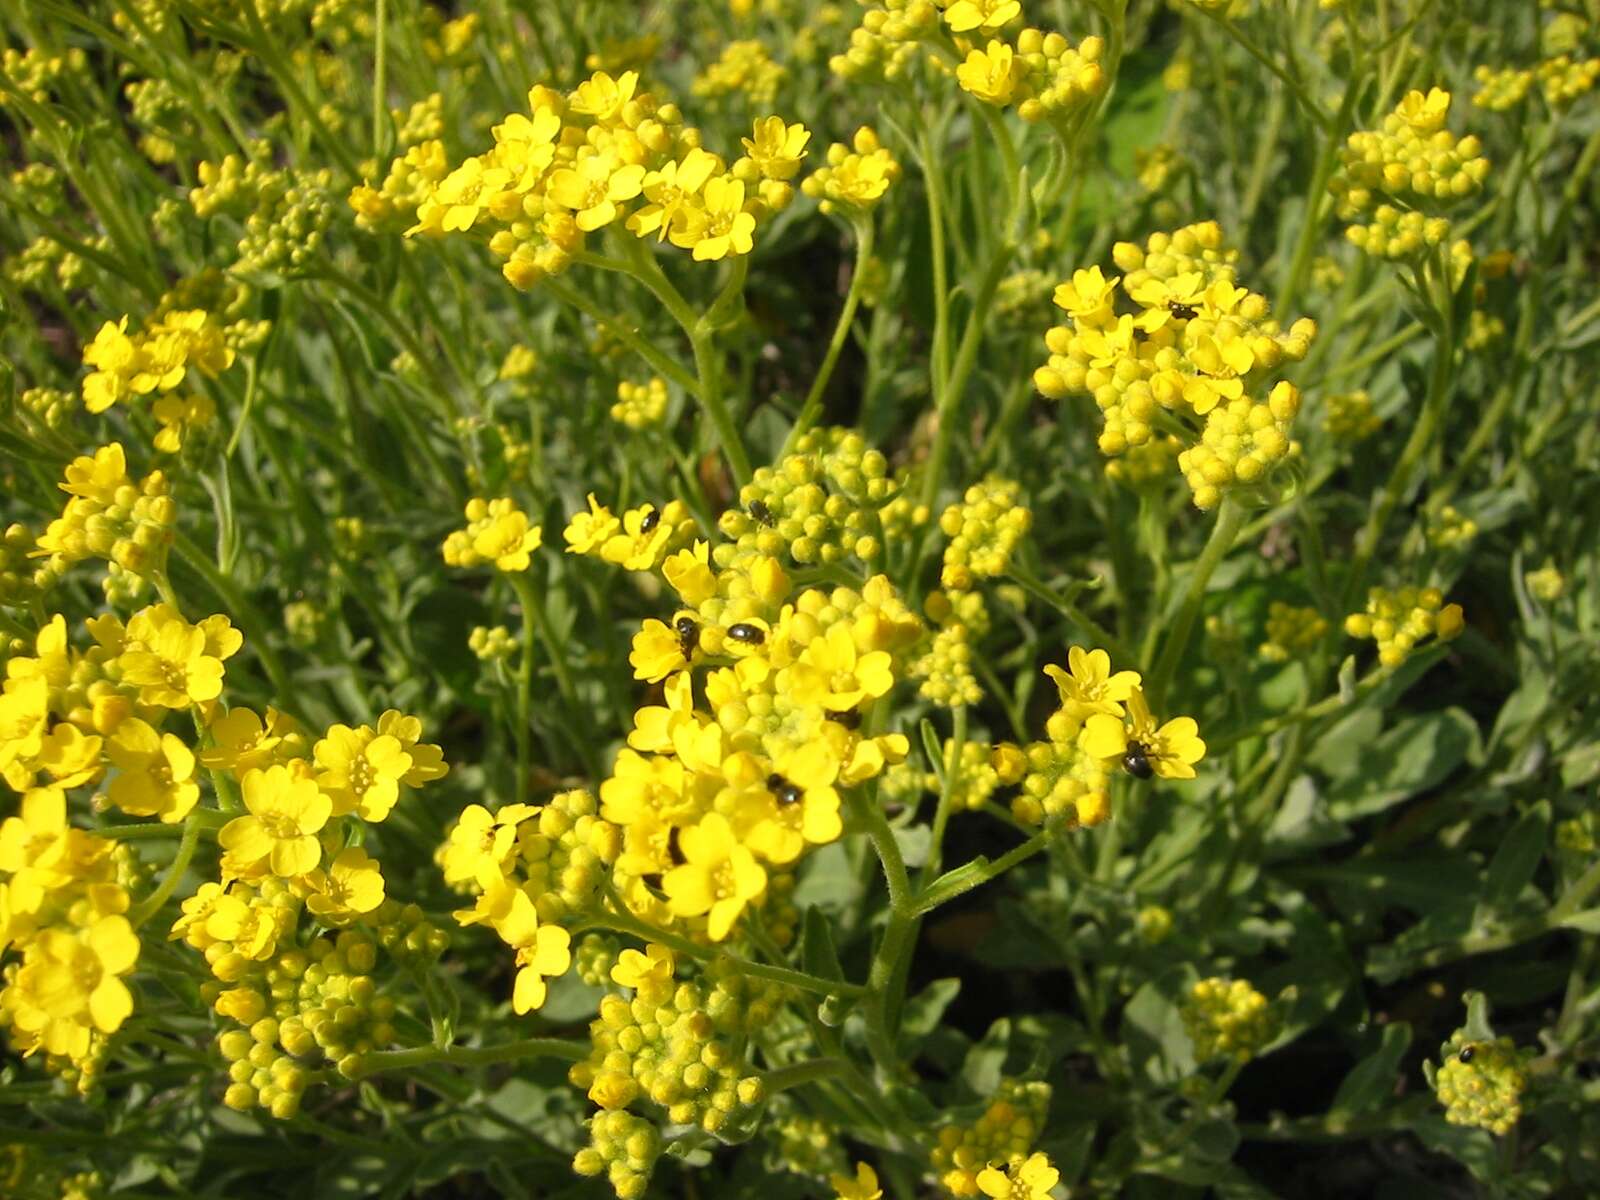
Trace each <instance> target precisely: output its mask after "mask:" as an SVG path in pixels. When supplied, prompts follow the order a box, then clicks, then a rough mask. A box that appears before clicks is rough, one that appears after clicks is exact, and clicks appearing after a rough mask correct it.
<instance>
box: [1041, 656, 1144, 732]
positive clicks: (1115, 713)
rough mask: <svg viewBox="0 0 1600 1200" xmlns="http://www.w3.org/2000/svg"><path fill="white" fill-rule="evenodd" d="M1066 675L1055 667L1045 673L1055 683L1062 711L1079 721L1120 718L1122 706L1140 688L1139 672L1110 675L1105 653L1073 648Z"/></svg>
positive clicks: (1108, 657) (1121, 672) (1108, 660)
mask: <svg viewBox="0 0 1600 1200" xmlns="http://www.w3.org/2000/svg"><path fill="white" fill-rule="evenodd" d="M1067 666H1068V668H1069V669H1070V670H1071V672H1072V673H1071V674H1070V675H1069V674H1068V673H1067V672H1066V671H1063V670H1062V669H1061V668H1060V667H1058V666H1055V665H1054V664H1052V665H1050V666H1048V667H1046V668H1045V669H1044V673H1045V674H1046V675H1048V676H1050V678H1051V679H1053V680H1055V681H1056V690H1057V691H1058V692H1059V693H1060V694H1061V707H1062V708H1063V709H1066V710H1067V711H1068V712H1069V713H1070V714H1071V715H1072V716H1074V717H1077V718H1079V719H1080V720H1082V719H1086V718H1087V717H1089V716H1090V714H1092V713H1105V714H1106V715H1107V716H1112V717H1121V716H1122V704H1123V701H1125V700H1127V699H1128V697H1130V696H1131V695H1133V693H1134V692H1135V691H1136V690H1137V689H1138V687H1139V682H1140V681H1139V672H1137V671H1118V672H1117V673H1116V674H1115V675H1113V674H1112V673H1111V656H1110V655H1109V654H1107V653H1106V652H1105V651H1104V650H1085V649H1084V648H1083V647H1082V646H1073V647H1071V648H1070V649H1068V651H1067Z"/></svg>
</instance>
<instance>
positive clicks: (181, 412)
mask: <svg viewBox="0 0 1600 1200" xmlns="http://www.w3.org/2000/svg"><path fill="white" fill-rule="evenodd" d="M233 360H234V352H233V350H232V349H230V348H229V347H228V345H227V344H226V342H225V341H224V340H223V334H222V329H221V328H220V327H219V326H218V325H217V324H216V323H215V322H214V321H213V320H212V319H211V318H210V317H209V316H208V315H207V314H206V313H205V312H203V311H200V310H189V311H179V312H171V311H169V312H167V313H165V314H164V315H162V316H160V317H159V318H158V319H156V320H155V321H153V322H152V323H151V324H149V325H148V326H146V327H145V328H144V329H142V330H140V331H139V332H138V333H135V334H133V335H132V336H130V335H129V334H128V318H127V317H123V318H122V320H120V321H115V322H113V321H107V322H106V323H105V324H103V325H102V326H100V331H99V332H98V333H96V334H95V336H94V341H92V342H90V343H89V344H88V345H87V346H85V347H84V348H83V362H84V365H85V366H87V367H91V368H93V370H92V371H91V372H90V373H89V375H88V376H86V377H85V378H84V381H83V406H84V408H86V409H88V410H89V411H90V412H92V413H99V412H105V410H106V409H108V408H110V407H111V406H112V405H114V404H120V403H124V402H126V401H128V400H129V399H131V398H132V397H135V396H148V395H151V394H152V393H154V394H155V395H156V396H157V399H156V402H155V407H154V414H155V417H156V419H157V420H159V421H160V422H161V423H162V425H163V429H162V431H161V432H160V433H158V434H157V435H156V439H155V445H156V449H158V450H165V451H168V452H171V451H175V450H177V449H178V448H179V446H180V445H181V444H182V435H183V431H184V429H185V428H186V427H188V426H191V425H203V424H206V423H208V422H209V421H210V419H211V417H212V415H213V411H214V410H213V409H212V406H211V402H210V401H209V400H207V399H205V398H204V397H202V396H198V395H196V396H193V397H188V398H186V397H181V396H175V395H173V393H174V392H175V391H176V390H177V388H178V387H179V386H180V385H181V384H182V383H183V381H184V379H185V378H186V377H187V376H188V374H189V368H191V367H193V368H194V369H195V370H196V371H198V372H199V373H200V374H201V375H204V376H206V377H207V378H215V377H216V376H217V375H219V374H221V373H222V372H223V371H224V370H226V369H227V368H228V367H230V366H232V365H233Z"/></svg>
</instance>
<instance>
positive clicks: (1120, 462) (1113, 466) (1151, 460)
mask: <svg viewBox="0 0 1600 1200" xmlns="http://www.w3.org/2000/svg"><path fill="white" fill-rule="evenodd" d="M1182 452H1183V443H1182V442H1180V441H1179V440H1178V439H1177V438H1175V437H1173V436H1172V435H1171V434H1170V433H1168V434H1160V435H1158V436H1156V437H1153V438H1151V439H1150V440H1149V441H1148V442H1145V443H1144V444H1143V445H1142V446H1130V447H1128V449H1127V451H1126V452H1125V453H1124V454H1122V455H1121V456H1119V457H1117V458H1112V459H1108V460H1107V461H1106V478H1107V479H1114V480H1116V481H1117V482H1118V483H1120V484H1123V485H1124V486H1126V487H1130V488H1135V489H1138V488H1147V487H1154V486H1155V485H1157V484H1160V483H1161V482H1163V481H1165V480H1167V479H1170V478H1171V477H1172V469H1173V467H1175V466H1176V465H1177V463H1178V455H1179V454H1181V453H1182Z"/></svg>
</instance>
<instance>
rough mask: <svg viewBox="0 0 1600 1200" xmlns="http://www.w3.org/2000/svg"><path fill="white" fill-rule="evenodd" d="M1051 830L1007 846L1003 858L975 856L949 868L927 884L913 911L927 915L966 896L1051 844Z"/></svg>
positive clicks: (913, 906) (920, 914) (919, 914)
mask: <svg viewBox="0 0 1600 1200" xmlns="http://www.w3.org/2000/svg"><path fill="white" fill-rule="evenodd" d="M1049 839H1050V835H1049V834H1048V833H1036V834H1034V835H1033V836H1032V837H1031V838H1029V839H1028V840H1027V841H1025V842H1023V843H1022V844H1021V845H1020V846H1014V847H1013V848H1011V849H1010V850H1007V851H1006V852H1005V853H1004V854H1002V855H1001V856H1000V857H999V858H996V859H994V860H992V861H991V860H988V859H985V858H983V857H981V856H980V857H978V858H975V859H973V860H972V861H971V862H969V863H967V864H966V866H963V867H957V868H956V869H955V870H953V871H949V872H947V873H946V874H945V875H944V876H943V877H942V878H941V879H936V880H934V882H933V884H932V886H930V887H929V888H927V889H926V890H925V891H924V892H923V893H922V894H921V895H920V896H918V897H917V899H916V903H915V904H913V905H912V911H913V912H915V913H916V914H917V915H918V916H923V915H926V914H927V913H930V912H932V911H933V910H934V909H936V908H938V907H939V906H940V905H942V904H948V903H950V901H952V900H954V899H955V898H956V897H957V896H964V895H966V894H967V893H968V892H970V891H972V890H973V889H974V888H979V887H982V886H983V885H984V884H986V883H988V882H989V881H990V880H991V879H994V878H996V877H998V876H1000V875H1004V874H1005V873H1006V872H1007V871H1009V870H1010V869H1011V868H1012V867H1014V866H1016V865H1017V864H1018V863H1020V862H1026V861H1027V860H1028V859H1030V858H1032V857H1033V856H1034V855H1035V854H1038V853H1039V851H1041V850H1043V849H1044V848H1045V846H1046V845H1048V844H1049Z"/></svg>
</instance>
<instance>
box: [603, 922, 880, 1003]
mask: <svg viewBox="0 0 1600 1200" xmlns="http://www.w3.org/2000/svg"><path fill="white" fill-rule="evenodd" d="M585 924H586V925H588V926H597V927H599V928H601V929H610V930H613V931H615V932H617V933H631V934H632V935H633V936H634V937H636V938H641V939H643V940H644V941H646V942H657V943H659V944H661V945H663V946H666V947H667V948H668V949H670V950H673V951H675V952H676V953H678V954H682V955H684V956H685V957H686V958H698V959H702V960H706V961H709V960H712V959H720V960H722V961H724V962H727V963H729V964H731V965H732V967H733V969H734V970H735V971H737V972H739V974H741V975H750V976H753V977H754V978H756V979H769V980H771V981H772V982H773V983H782V984H786V985H788V986H789V987H793V988H799V989H800V990H801V991H803V992H813V993H815V994H817V995H819V996H861V995H865V994H866V990H867V989H866V988H864V987H862V986H861V985H860V984H858V983H845V982H844V981H843V980H840V979H824V978H823V977H822V976H821V975H812V974H811V973H810V972H808V971H797V970H795V969H794V968H792V967H778V966H773V965H771V964H768V963H757V962H751V961H750V960H749V959H745V958H738V957H736V956H734V955H731V954H723V953H721V952H720V951H718V950H715V949H713V948H711V947H708V946H702V945H700V944H699V943H697V942H691V941H690V940H689V939H688V938H686V937H681V936H679V935H678V934H675V933H670V932H668V931H667V930H665V929H662V928H660V927H659V926H656V925H652V924H650V923H649V922H648V921H641V920H640V919H639V918H638V917H636V916H634V915H633V914H632V913H628V912H622V911H618V910H615V909H613V910H610V911H607V912H600V913H596V914H594V915H593V916H591V917H589V918H588V919H587V920H586V922H585Z"/></svg>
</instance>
